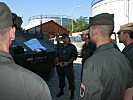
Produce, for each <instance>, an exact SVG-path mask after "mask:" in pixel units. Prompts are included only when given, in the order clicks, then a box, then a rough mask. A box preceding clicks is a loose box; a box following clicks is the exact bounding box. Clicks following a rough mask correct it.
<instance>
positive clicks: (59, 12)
mask: <svg viewBox="0 0 133 100" xmlns="http://www.w3.org/2000/svg"><path fill="white" fill-rule="evenodd" d="M57 13H58V14H59V15H60V17H61V18H60V25H61V26H62V15H61V13H62V11H57Z"/></svg>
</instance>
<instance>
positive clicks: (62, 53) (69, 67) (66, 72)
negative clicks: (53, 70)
mask: <svg viewBox="0 0 133 100" xmlns="http://www.w3.org/2000/svg"><path fill="white" fill-rule="evenodd" d="M62 40H63V44H62V47H60V48H59V49H58V54H57V64H58V65H57V73H58V77H59V88H60V91H59V93H58V94H57V97H60V96H62V95H64V90H63V89H64V87H65V76H67V79H68V82H69V89H70V90H71V96H70V98H71V99H74V90H75V82H74V78H75V75H74V70H73V61H74V60H76V58H77V49H76V47H75V46H74V45H73V44H71V43H69V35H68V34H63V36H62Z"/></svg>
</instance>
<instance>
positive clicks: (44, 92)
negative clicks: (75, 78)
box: [0, 2, 51, 100]
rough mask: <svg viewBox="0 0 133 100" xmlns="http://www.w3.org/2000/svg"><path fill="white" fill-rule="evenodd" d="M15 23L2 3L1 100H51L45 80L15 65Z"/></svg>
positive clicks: (0, 10) (0, 34)
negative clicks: (12, 44)
mask: <svg viewBox="0 0 133 100" xmlns="http://www.w3.org/2000/svg"><path fill="white" fill-rule="evenodd" d="M13 23H14V22H13V20H12V13H11V11H10V9H9V8H8V6H7V5H6V4H5V3H3V2H0V100H51V94H50V91H49V88H48V86H47V84H46V83H45V82H44V81H43V79H41V78H40V77H39V76H38V75H36V74H34V73H33V72H31V71H29V70H27V69H24V68H22V67H21V66H19V65H17V64H15V62H14V60H13V58H12V57H11V55H10V54H9V46H10V44H11V43H12V40H14V39H15V30H16V29H15V27H14V25H13Z"/></svg>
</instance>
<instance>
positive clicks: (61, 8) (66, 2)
mask: <svg viewBox="0 0 133 100" xmlns="http://www.w3.org/2000/svg"><path fill="white" fill-rule="evenodd" d="M1 2H4V3H6V4H7V5H8V6H9V8H10V9H11V11H12V12H14V13H16V14H17V15H18V16H20V17H22V20H23V24H22V26H27V25H28V19H29V18H30V17H32V16H36V15H66V16H70V17H72V16H74V19H77V18H79V17H80V16H84V17H90V16H91V2H92V0H1Z"/></svg>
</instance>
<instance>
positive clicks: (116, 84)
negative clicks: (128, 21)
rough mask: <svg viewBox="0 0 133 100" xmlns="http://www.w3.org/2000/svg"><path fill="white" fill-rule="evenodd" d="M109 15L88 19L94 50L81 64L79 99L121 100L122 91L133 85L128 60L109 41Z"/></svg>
mask: <svg viewBox="0 0 133 100" xmlns="http://www.w3.org/2000/svg"><path fill="white" fill-rule="evenodd" d="M113 17H114V16H113V14H109V13H101V14H98V15H96V16H94V17H90V19H89V25H90V28H89V29H90V38H91V39H92V40H93V42H94V43H95V44H96V47H97V49H96V50H95V52H94V53H93V55H92V56H91V57H90V58H89V59H87V60H86V62H85V64H84V69H83V81H82V83H81V92H80V93H81V95H80V96H81V100H122V99H123V95H124V92H125V90H126V89H127V88H130V87H131V86H132V85H133V80H132V71H131V68H130V65H129V62H128V60H127V59H126V57H125V56H124V55H123V54H121V53H120V52H119V51H118V50H116V49H115V48H114V47H113V44H112V43H110V34H111V33H112V32H113V29H114V19H113Z"/></svg>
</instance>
